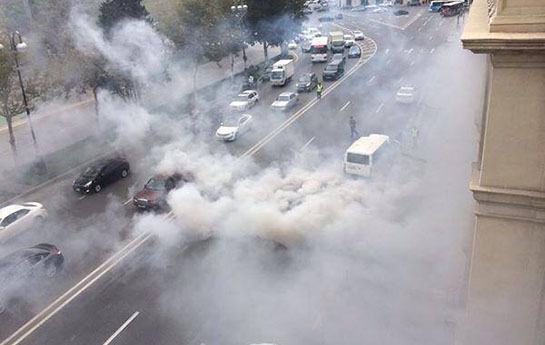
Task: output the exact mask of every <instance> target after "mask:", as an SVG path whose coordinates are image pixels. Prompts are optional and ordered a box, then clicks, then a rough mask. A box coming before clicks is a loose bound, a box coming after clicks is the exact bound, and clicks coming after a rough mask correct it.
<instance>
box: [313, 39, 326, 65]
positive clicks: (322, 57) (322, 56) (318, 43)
mask: <svg viewBox="0 0 545 345" xmlns="http://www.w3.org/2000/svg"><path fill="white" fill-rule="evenodd" d="M327 43H328V39H327V37H315V38H313V39H312V43H311V44H310V61H312V62H324V61H327V57H328V53H329V47H328V44H327Z"/></svg>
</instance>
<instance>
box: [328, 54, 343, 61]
mask: <svg viewBox="0 0 545 345" xmlns="http://www.w3.org/2000/svg"><path fill="white" fill-rule="evenodd" d="M335 61H340V62H343V63H344V62H346V57H345V56H344V54H342V53H337V54H333V55H332V56H331V59H330V60H329V62H335Z"/></svg>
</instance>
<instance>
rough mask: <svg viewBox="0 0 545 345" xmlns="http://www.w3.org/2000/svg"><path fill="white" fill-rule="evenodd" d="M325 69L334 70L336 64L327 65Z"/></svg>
mask: <svg viewBox="0 0 545 345" xmlns="http://www.w3.org/2000/svg"><path fill="white" fill-rule="evenodd" d="M325 70H326V71H329V72H335V71H336V70H337V66H336V65H327V66H326V68H325Z"/></svg>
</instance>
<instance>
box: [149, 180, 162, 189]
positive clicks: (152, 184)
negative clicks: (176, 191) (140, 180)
mask: <svg viewBox="0 0 545 345" xmlns="http://www.w3.org/2000/svg"><path fill="white" fill-rule="evenodd" d="M146 188H147V189H151V190H165V180H156V179H154V178H152V179H150V180H149V181H148V183H146Z"/></svg>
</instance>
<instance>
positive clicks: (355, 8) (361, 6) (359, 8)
mask: <svg viewBox="0 0 545 345" xmlns="http://www.w3.org/2000/svg"><path fill="white" fill-rule="evenodd" d="M365 10H366V7H365V6H364V5H360V6H355V7H352V8H351V9H350V11H352V12H363V11H365Z"/></svg>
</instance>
